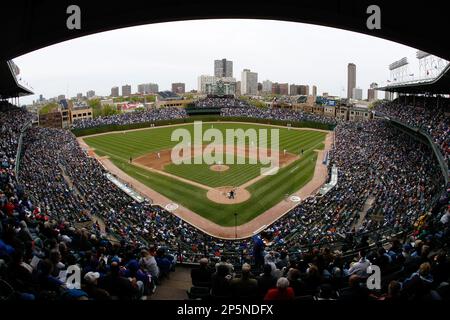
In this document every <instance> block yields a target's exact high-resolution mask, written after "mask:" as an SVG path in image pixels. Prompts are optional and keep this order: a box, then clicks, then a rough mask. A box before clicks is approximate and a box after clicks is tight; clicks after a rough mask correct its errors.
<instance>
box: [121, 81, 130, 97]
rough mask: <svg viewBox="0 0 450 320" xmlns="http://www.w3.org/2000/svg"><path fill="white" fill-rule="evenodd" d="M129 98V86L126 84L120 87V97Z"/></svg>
mask: <svg viewBox="0 0 450 320" xmlns="http://www.w3.org/2000/svg"><path fill="white" fill-rule="evenodd" d="M129 96H131V86H130V85H128V84H126V85H124V86H122V97H129Z"/></svg>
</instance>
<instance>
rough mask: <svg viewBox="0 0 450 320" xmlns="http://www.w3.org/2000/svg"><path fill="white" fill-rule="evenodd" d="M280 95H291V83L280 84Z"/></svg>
mask: <svg viewBox="0 0 450 320" xmlns="http://www.w3.org/2000/svg"><path fill="white" fill-rule="evenodd" d="M280 94H281V95H282V96H287V95H288V94H289V83H280Z"/></svg>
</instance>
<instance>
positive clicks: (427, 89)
mask: <svg viewBox="0 0 450 320" xmlns="http://www.w3.org/2000/svg"><path fill="white" fill-rule="evenodd" d="M376 90H379V91H389V92H398V93H410V94H427V93H430V94H450V64H448V65H447V67H445V69H444V70H442V72H441V73H440V74H439V75H438V76H437V77H436V78H432V79H423V80H416V81H409V82H402V83H397V84H392V85H389V86H385V87H379V88H376Z"/></svg>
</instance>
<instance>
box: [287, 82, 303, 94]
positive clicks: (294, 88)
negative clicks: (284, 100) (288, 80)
mask: <svg viewBox="0 0 450 320" xmlns="http://www.w3.org/2000/svg"><path fill="white" fill-rule="evenodd" d="M299 92H300V87H299V86H298V85H296V84H291V85H290V86H289V95H291V96H296V95H298V94H299Z"/></svg>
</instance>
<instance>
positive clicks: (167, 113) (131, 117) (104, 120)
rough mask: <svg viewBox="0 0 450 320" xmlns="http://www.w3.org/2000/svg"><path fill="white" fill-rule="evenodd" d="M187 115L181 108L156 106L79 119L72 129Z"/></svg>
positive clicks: (168, 118) (153, 120) (176, 117)
mask: <svg viewBox="0 0 450 320" xmlns="http://www.w3.org/2000/svg"><path fill="white" fill-rule="evenodd" d="M186 117H187V114H186V111H185V110H184V109H181V108H174V107H165V108H154V109H149V110H146V111H135V112H126V113H120V114H116V115H111V116H103V117H97V118H94V119H84V120H77V121H74V123H73V124H72V129H86V128H94V127H99V126H106V125H129V124H137V123H147V122H155V121H160V120H173V119H182V118H186Z"/></svg>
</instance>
